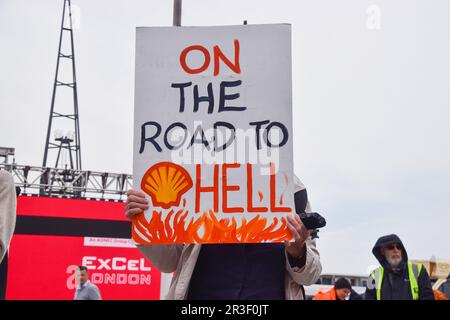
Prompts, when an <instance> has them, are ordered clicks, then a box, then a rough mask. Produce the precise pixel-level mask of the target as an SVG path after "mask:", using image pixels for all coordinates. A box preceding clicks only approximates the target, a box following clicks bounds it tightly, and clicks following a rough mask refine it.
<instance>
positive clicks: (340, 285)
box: [334, 278, 352, 290]
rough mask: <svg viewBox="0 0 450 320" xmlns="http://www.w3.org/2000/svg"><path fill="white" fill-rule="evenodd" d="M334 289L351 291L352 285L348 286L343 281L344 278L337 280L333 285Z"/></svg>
mask: <svg viewBox="0 0 450 320" xmlns="http://www.w3.org/2000/svg"><path fill="white" fill-rule="evenodd" d="M334 287H335V288H336V289H344V288H346V289H349V290H352V285H351V284H350V282H349V281H348V280H347V279H345V278H339V279H338V280H337V281H336V282H335V283H334Z"/></svg>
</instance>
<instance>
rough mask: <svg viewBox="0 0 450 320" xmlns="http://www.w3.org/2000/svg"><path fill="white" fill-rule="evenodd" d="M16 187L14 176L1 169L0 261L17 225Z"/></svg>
mask: <svg viewBox="0 0 450 320" xmlns="http://www.w3.org/2000/svg"><path fill="white" fill-rule="evenodd" d="M16 205H17V199H16V188H15V186H14V179H13V177H12V176H11V175H10V174H9V173H8V172H6V171H4V170H0V262H1V261H2V260H3V257H4V256H5V253H6V251H8V248H9V242H10V241H11V238H12V235H13V233H14V228H15V226H16Z"/></svg>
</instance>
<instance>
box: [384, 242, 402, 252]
mask: <svg viewBox="0 0 450 320" xmlns="http://www.w3.org/2000/svg"><path fill="white" fill-rule="evenodd" d="M386 248H387V249H388V250H394V249H397V250H402V247H401V246H400V245H399V244H398V243H394V244H390V245H388V246H386Z"/></svg>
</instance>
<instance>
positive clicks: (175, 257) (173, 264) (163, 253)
mask: <svg viewBox="0 0 450 320" xmlns="http://www.w3.org/2000/svg"><path fill="white" fill-rule="evenodd" d="M183 247H184V245H183V244H159V245H137V248H138V249H139V251H141V253H142V254H143V255H144V257H146V258H147V259H148V260H149V261H150V262H151V263H152V264H153V265H154V266H155V267H156V268H157V269H158V270H159V271H161V272H164V273H172V272H174V271H175V270H176V269H177V265H178V261H179V260H180V257H181V253H182V251H183Z"/></svg>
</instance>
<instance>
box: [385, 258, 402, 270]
mask: <svg viewBox="0 0 450 320" xmlns="http://www.w3.org/2000/svg"><path fill="white" fill-rule="evenodd" d="M386 260H387V262H388V263H389V265H390V266H391V268H393V269H395V268H398V266H399V265H400V262H402V258H399V259H390V258H386Z"/></svg>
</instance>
